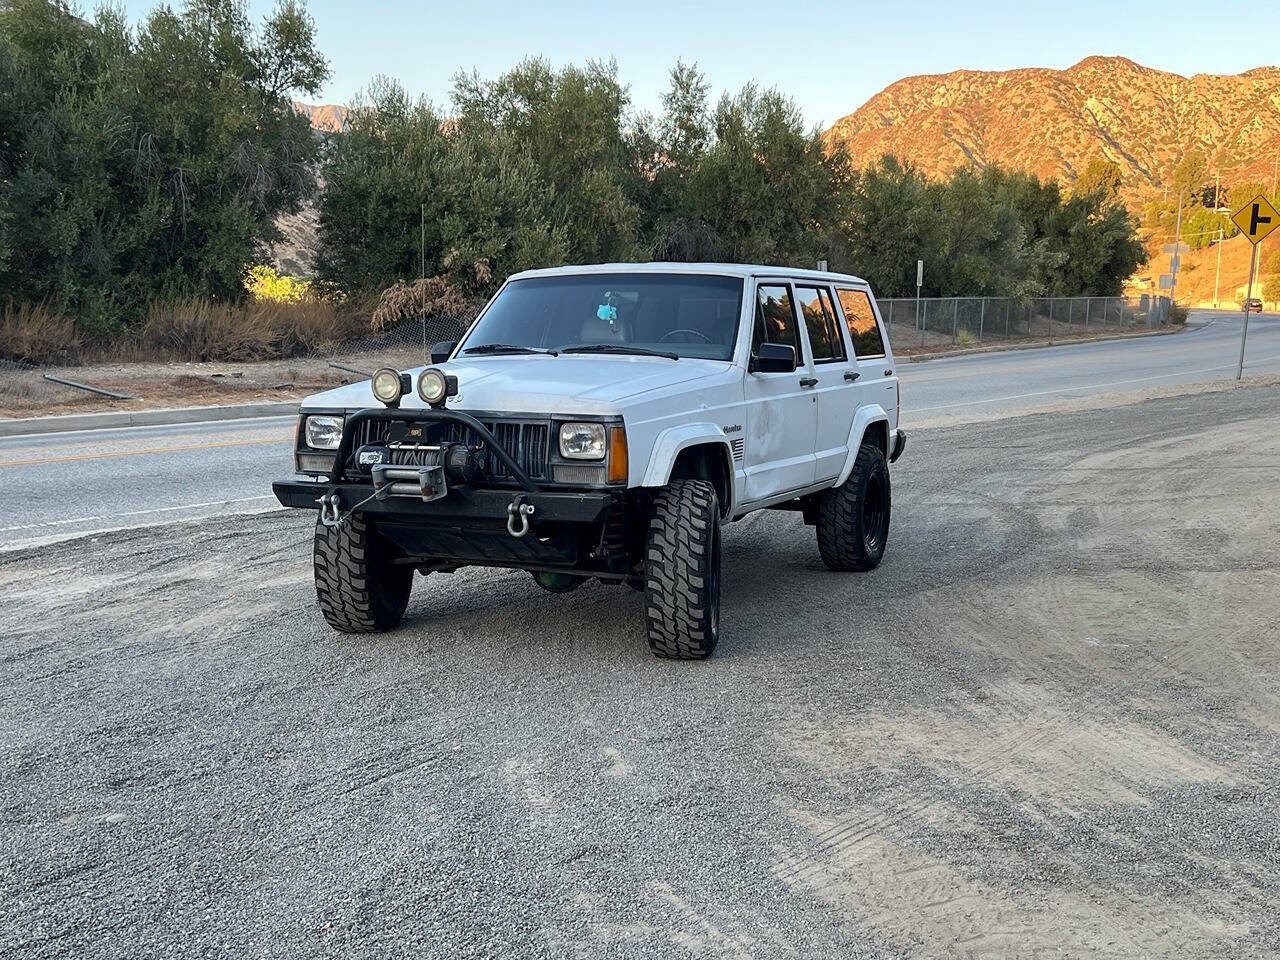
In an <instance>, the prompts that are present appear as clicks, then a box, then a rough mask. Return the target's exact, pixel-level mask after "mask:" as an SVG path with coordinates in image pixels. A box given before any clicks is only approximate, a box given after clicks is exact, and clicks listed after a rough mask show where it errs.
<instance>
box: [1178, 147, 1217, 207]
mask: <svg viewBox="0 0 1280 960" xmlns="http://www.w3.org/2000/svg"><path fill="white" fill-rule="evenodd" d="M1208 176H1209V162H1208V161H1207V160H1206V159H1205V156H1204V152H1203V151H1202V150H1199V149H1196V148H1192V149H1190V150H1188V151H1187V152H1186V153H1184V154H1183V155H1182V159H1181V160H1179V161H1178V165H1177V166H1176V167H1174V168H1173V182H1172V187H1173V194H1174V196H1175V201H1176V198H1177V197H1179V196H1181V197H1182V202H1183V204H1184V206H1188V205H1192V204H1199V203H1200V200H1201V198H1202V195H1203V192H1204V182H1205V179H1206V178H1207V177H1208Z"/></svg>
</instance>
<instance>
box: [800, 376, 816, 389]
mask: <svg viewBox="0 0 1280 960" xmlns="http://www.w3.org/2000/svg"><path fill="white" fill-rule="evenodd" d="M817 385H818V378H817V377H801V378H800V386H802V387H816V386H817Z"/></svg>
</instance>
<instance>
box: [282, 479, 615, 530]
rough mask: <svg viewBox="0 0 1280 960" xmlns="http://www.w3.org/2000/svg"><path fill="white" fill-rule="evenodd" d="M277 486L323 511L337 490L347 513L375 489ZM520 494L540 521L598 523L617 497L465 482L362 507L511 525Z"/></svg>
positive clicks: (310, 483)
mask: <svg viewBox="0 0 1280 960" xmlns="http://www.w3.org/2000/svg"><path fill="white" fill-rule="evenodd" d="M271 491H272V492H273V493H274V494H275V495H276V499H277V500H279V501H280V503H281V504H282V505H283V506H286V507H298V508H301V509H307V510H319V509H320V499H321V498H322V497H324V496H327V495H330V494H332V495H334V496H336V497H337V505H338V509H339V510H340V511H342V512H345V511H347V510H350V509H351V508H352V507H354V506H355V505H356V504H358V503H360V502H361V501H365V500H368V497H369V495H370V494H371V493H372V492H373V488H372V487H371V486H370V485H369V484H367V483H334V482H332V481H328V480H277V481H276V482H275V483H273V484H271ZM516 496H518V497H519V499H520V501H521V502H522V503H527V504H531V505H532V506H533V508H534V512H533V514H532V516H533V517H534V524H535V526H536V525H538V524H540V523H584V524H592V523H598V522H600V521H601V520H602V519H603V518H604V514H605V511H607V510H608V509H609V507H610V506H611V505H612V504H613V502H614V500H615V499H616V494H614V493H611V492H609V491H605V490H602V491H600V492H595V491H589V492H581V493H579V492H573V491H561V490H557V491H554V492H552V491H547V490H542V491H538V492H534V493H525V492H521V491H515V490H494V489H486V488H484V487H470V486H465V487H452V488H450V490H449V493H448V495H446V496H444V497H442V498H441V499H439V500H432V501H430V502H423V501H422V500H420V499H415V498H413V497H387V498H386V499H385V500H381V499H376V498H375V499H373V500H368V502H367V503H364V505H363V506H361V507H360V512H361V513H373V514H380V515H383V516H394V517H396V518H399V519H401V520H405V521H413V520H421V521H424V522H426V523H432V522H443V523H456V522H458V521H467V520H475V521H490V520H494V521H501V522H502V523H504V524H505V523H506V521H507V516H508V511H507V508H508V506H510V504H511V502H512V500H513V499H515V498H516Z"/></svg>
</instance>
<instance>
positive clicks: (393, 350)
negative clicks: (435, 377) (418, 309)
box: [318, 314, 472, 374]
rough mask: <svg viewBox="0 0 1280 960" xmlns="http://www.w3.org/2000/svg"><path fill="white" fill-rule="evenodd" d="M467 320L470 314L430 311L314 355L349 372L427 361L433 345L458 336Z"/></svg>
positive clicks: (366, 372) (371, 370)
mask: <svg viewBox="0 0 1280 960" xmlns="http://www.w3.org/2000/svg"><path fill="white" fill-rule="evenodd" d="M471 320H472V316H471V315H470V314H465V315H450V314H432V315H429V316H425V317H420V318H419V319H416V320H405V321H404V322H402V323H398V324H396V325H395V326H394V327H390V328H388V329H387V330H384V331H383V332H381V333H378V334H373V335H371V336H369V337H366V338H362V339H359V340H347V341H344V342H342V343H340V344H336V345H334V346H333V347H331V348H329V349H327V350H324V351H321V352H320V353H319V354H318V356H319V357H321V358H323V359H326V360H328V361H329V362H330V365H331V366H333V367H335V368H336V369H339V370H346V371H347V372H349V373H363V374H371V373H372V372H373V371H374V370H376V369H377V368H378V367H395V368H396V369H398V370H405V369H408V368H409V367H419V366H422V365H423V364H428V363H430V362H431V348H432V347H433V346H435V345H436V344H437V343H442V342H444V341H447V340H458V339H459V338H460V337H461V336H462V333H463V331H464V330H466V328H467V326H468V325H469V324H470V323H471Z"/></svg>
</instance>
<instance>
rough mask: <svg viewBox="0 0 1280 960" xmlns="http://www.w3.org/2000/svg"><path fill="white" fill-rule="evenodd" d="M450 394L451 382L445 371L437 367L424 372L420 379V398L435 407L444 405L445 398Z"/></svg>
mask: <svg viewBox="0 0 1280 960" xmlns="http://www.w3.org/2000/svg"><path fill="white" fill-rule="evenodd" d="M448 393H449V381H448V379H447V378H446V377H445V375H444V371H442V370H437V369H436V368H435V367H428V368H427V369H426V370H423V371H422V375H421V376H419V377H418V396H420V397H421V398H422V399H423V401H425V402H426V403H429V404H431V405H432V406H433V407H435V406H439V405H440V404H442V403H444V398H445V396H446V395H447V394H448Z"/></svg>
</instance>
